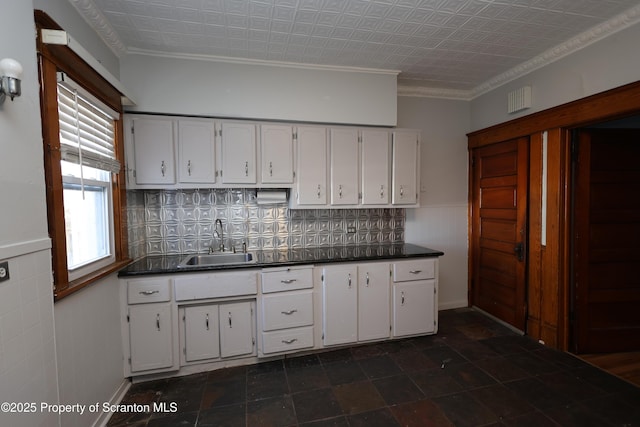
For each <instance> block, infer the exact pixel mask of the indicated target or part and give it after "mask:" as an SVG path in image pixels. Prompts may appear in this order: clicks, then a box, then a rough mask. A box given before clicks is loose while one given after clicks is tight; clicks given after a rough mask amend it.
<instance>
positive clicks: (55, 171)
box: [35, 10, 130, 301]
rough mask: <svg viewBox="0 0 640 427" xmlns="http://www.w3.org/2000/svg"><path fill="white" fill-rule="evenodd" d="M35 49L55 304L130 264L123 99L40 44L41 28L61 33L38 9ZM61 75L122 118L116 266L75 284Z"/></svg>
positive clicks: (80, 65) (82, 66)
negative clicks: (62, 150)
mask: <svg viewBox="0 0 640 427" xmlns="http://www.w3.org/2000/svg"><path fill="white" fill-rule="evenodd" d="M35 22H36V30H37V37H36V47H37V53H38V72H39V79H40V112H41V119H42V139H43V143H44V170H45V183H46V196H47V220H48V228H49V237H50V238H51V257H52V260H51V261H52V268H53V283H54V288H53V292H54V301H58V300H60V299H62V298H64V297H66V296H68V295H71V294H73V293H75V292H77V291H79V290H81V289H83V288H85V287H86V286H88V285H90V284H92V283H94V282H96V281H97V280H99V279H101V278H103V277H106V276H108V275H110V274H112V273H114V272H115V271H118V270H119V269H120V268H122V267H123V266H125V265H126V264H128V263H129V261H130V259H129V253H128V241H127V215H126V185H125V171H124V143H123V135H124V129H123V120H122V113H123V108H122V101H121V94H120V92H118V91H117V90H116V89H115V88H114V87H113V86H111V84H109V83H108V82H107V81H106V80H105V79H104V78H103V77H102V76H100V75H99V74H98V73H97V72H96V71H95V70H94V69H93V68H91V67H90V66H89V65H88V64H87V63H86V62H85V61H84V60H83V59H82V58H80V57H79V56H78V55H77V54H76V53H75V52H73V51H72V50H71V49H70V48H69V47H68V46H60V45H47V44H44V43H42V40H41V39H40V34H41V30H42V29H53V30H61V29H62V28H61V27H60V26H59V25H58V24H57V23H56V22H55V21H53V20H52V19H51V18H50V17H49V16H48V15H47V14H46V13H44V12H42V11H40V10H36V11H35ZM59 71H62V72H64V73H66V74H68V75H69V77H71V78H72V79H73V80H74V81H75V82H77V83H78V84H79V85H81V86H82V87H83V88H84V89H86V90H87V91H89V92H90V93H91V94H92V95H94V96H95V97H97V98H98V99H100V100H101V101H102V102H104V103H105V104H106V105H107V106H109V107H110V108H112V109H114V110H115V111H117V112H119V113H120V119H119V120H117V121H116V123H115V125H116V126H115V149H116V157H117V159H118V160H119V161H120V165H121V166H120V172H118V173H116V174H112V188H111V191H112V203H113V228H114V237H115V245H114V248H113V250H114V252H115V262H113V263H112V264H110V265H108V266H106V267H103V268H100V269H98V270H96V271H94V272H92V273H89V274H87V275H85V276H83V277H81V278H78V279H76V280H72V281H70V280H69V272H68V268H67V248H66V236H65V222H64V200H63V188H62V173H61V168H60V137H59V132H60V129H59V117H58V96H57V73H58V72H59Z"/></svg>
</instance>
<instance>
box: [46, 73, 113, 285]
mask: <svg viewBox="0 0 640 427" xmlns="http://www.w3.org/2000/svg"><path fill="white" fill-rule="evenodd" d="M117 118H118V113H116V112H115V111H112V110H111V109H110V108H109V107H107V106H106V105H104V104H103V103H102V102H100V101H99V100H97V99H95V98H94V97H93V96H91V95H90V94H88V93H87V92H86V91H84V90H83V89H82V88H81V87H80V86H79V85H77V84H76V83H75V82H73V81H72V80H70V79H69V78H68V77H67V76H65V75H64V73H58V120H59V128H60V152H61V160H60V163H61V165H60V169H61V173H62V188H63V201H64V222H65V238H66V247H67V248H66V249H67V251H66V252H67V269H68V273H69V279H70V280H75V279H77V278H79V277H82V276H84V275H86V274H87V273H91V272H92V271H94V270H97V269H99V268H102V267H104V266H106V265H109V264H111V263H113V262H114V260H115V254H114V251H113V247H114V241H113V240H114V239H113V231H114V230H113V206H112V203H111V198H112V195H111V184H112V182H111V174H112V173H117V172H118V171H119V170H120V163H119V162H118V160H117V159H116V153H115V140H114V138H115V132H114V121H115V120H117Z"/></svg>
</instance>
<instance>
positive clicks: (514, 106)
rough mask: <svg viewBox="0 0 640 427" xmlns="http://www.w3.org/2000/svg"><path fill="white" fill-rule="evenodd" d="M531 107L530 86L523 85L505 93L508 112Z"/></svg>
mask: <svg viewBox="0 0 640 427" xmlns="http://www.w3.org/2000/svg"><path fill="white" fill-rule="evenodd" d="M527 108H531V86H523V87H521V88H520V89H516V90H514V91H512V92H509V94H508V95H507V112H508V113H509V114H511V113H515V112H517V111H521V110H526V109H527Z"/></svg>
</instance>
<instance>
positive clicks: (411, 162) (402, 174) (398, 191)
mask: <svg viewBox="0 0 640 427" xmlns="http://www.w3.org/2000/svg"><path fill="white" fill-rule="evenodd" d="M418 144H419V142H418V133H417V132H415V131H396V132H394V133H393V166H392V186H393V188H392V195H391V203H393V204H394V205H412V204H416V203H417V202H418V162H419V156H420V149H419V147H420V146H419V145H418Z"/></svg>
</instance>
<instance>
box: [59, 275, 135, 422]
mask: <svg viewBox="0 0 640 427" xmlns="http://www.w3.org/2000/svg"><path fill="white" fill-rule="evenodd" d="M118 289H119V285H118V279H117V277H116V275H115V274H114V275H111V276H110V277H108V278H106V279H104V280H102V281H100V282H99V283H96V284H95V285H93V286H91V287H90V288H88V289H84V290H82V291H81V292H78V293H76V294H73V295H71V296H69V297H67V298H64V299H63V300H61V301H59V302H57V303H56V305H55V315H56V323H55V328H56V342H57V348H58V352H57V353H58V377H59V381H60V402H61V403H63V404H74V403H81V404H84V405H91V404H95V403H96V402H101V403H102V402H109V401H114V402H115V401H117V398H118V397H119V396H118V394H119V393H120V392H121V391H123V389H124V387H125V384H124V374H123V351H122V335H121V331H120V309H119V306H120V300H119V298H120V297H119V293H118ZM98 415H100V414H96V413H89V412H87V413H85V414H83V415H80V414H77V413H75V414H64V415H62V417H61V420H62V423H61V425H63V426H65V427H67V426H68V427H72V426H77V427H84V426H89V425H91V424H92V423H93V422H94V421H95V419H96V417H97V416H98Z"/></svg>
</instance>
